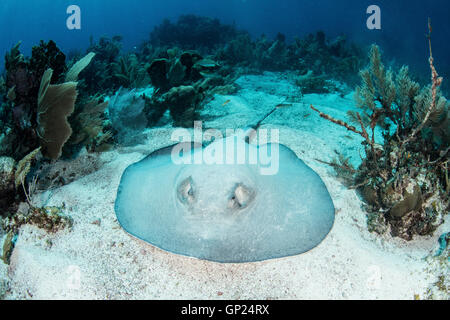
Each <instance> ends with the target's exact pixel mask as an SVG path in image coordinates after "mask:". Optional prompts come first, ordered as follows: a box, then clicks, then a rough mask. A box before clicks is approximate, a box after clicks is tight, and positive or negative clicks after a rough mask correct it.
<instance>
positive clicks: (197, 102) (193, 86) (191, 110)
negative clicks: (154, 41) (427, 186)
mask: <svg viewBox="0 0 450 320" xmlns="http://www.w3.org/2000/svg"><path fill="white" fill-rule="evenodd" d="M147 72H148V74H149V76H150V79H151V82H152V84H153V86H154V87H155V88H156V91H155V92H154V94H153V95H152V96H151V97H145V100H146V108H145V113H146V114H147V118H148V120H149V124H150V125H153V124H155V123H156V122H157V121H158V120H159V119H160V118H161V117H162V115H163V114H164V113H165V112H166V110H170V114H171V116H172V118H173V119H174V121H175V125H176V126H183V127H190V126H192V125H193V121H194V120H195V117H196V110H197V109H199V108H200V107H201V104H202V102H203V101H205V98H207V97H210V96H212V95H213V94H214V93H215V92H217V90H221V89H222V90H225V89H226V87H227V86H229V85H231V83H232V82H233V81H234V75H233V74H224V73H221V66H220V64H219V63H217V62H216V61H214V60H212V59H210V58H203V57H202V56H201V55H200V54H199V53H197V52H196V51H184V52H180V51H179V50H177V49H175V48H174V49H169V50H167V57H166V58H158V59H155V60H153V61H152V63H151V64H150V66H149V67H148V69H147ZM225 73H226V72H225Z"/></svg>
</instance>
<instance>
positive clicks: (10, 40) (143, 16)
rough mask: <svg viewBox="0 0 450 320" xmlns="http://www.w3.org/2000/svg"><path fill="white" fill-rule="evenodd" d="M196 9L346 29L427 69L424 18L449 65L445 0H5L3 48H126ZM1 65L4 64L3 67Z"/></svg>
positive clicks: (240, 22)
mask: <svg viewBox="0 0 450 320" xmlns="http://www.w3.org/2000/svg"><path fill="white" fill-rule="evenodd" d="M71 4H76V5H78V6H79V7H80V8H81V13H82V29H81V30H74V31H69V30H68V29H67V28H66V18H67V17H68V15H67V14H66V8H67V7H68V6H69V5H71ZM371 4H376V5H378V6H379V7H380V8H381V13H382V29H381V30H375V31H371V30H368V29H367V28H366V19H367V17H368V15H367V14H366V8H367V7H368V6H369V5H371ZM186 13H193V14H197V15H205V16H210V17H215V18H219V19H220V20H221V21H222V22H223V23H230V24H231V23H235V24H236V26H237V27H238V28H242V29H245V30H248V31H249V32H250V33H251V34H252V35H253V36H259V35H261V34H266V35H267V36H274V35H275V34H276V33H277V32H281V33H284V34H285V35H286V36H287V38H288V39H292V37H294V36H295V35H299V36H303V35H305V34H306V33H309V32H314V31H317V30H319V29H320V30H323V31H325V33H326V34H327V35H328V36H331V37H333V36H336V35H339V34H342V33H344V34H346V35H347V36H348V37H349V38H350V39H353V40H357V41H358V42H362V43H367V44H370V43H373V42H376V43H378V44H380V45H381V47H382V48H383V50H384V51H385V53H386V54H388V55H389V56H390V57H391V59H395V60H396V61H399V63H402V64H403V63H404V64H409V65H411V66H414V67H416V68H418V69H420V70H427V69H426V68H428V66H427V56H428V51H427V50H428V48H427V43H426V39H425V36H424V35H425V33H426V32H427V18H428V17H431V18H432V22H433V27H434V28H433V29H434V31H433V39H434V55H435V58H436V61H439V62H438V65H439V67H440V70H441V73H442V72H445V70H446V69H450V67H449V66H450V59H448V57H449V56H450V42H449V41H448V38H447V36H448V34H450V22H449V13H450V3H449V2H448V0H428V1H423V0H409V1H399V0H340V1H336V0H227V1H224V0H191V1H184V0H150V1H148V0H127V1H124V0H108V1H104V0H58V1H54V0H38V1H37V0H19V1H18V0H2V1H1V5H0V53H2V54H3V53H4V52H5V51H6V50H9V49H10V48H11V46H13V45H14V44H15V43H17V41H18V40H22V41H23V43H22V46H21V48H22V52H23V53H25V54H29V52H30V49H31V47H32V46H33V45H35V44H36V43H37V42H38V41H39V40H40V39H43V40H50V39H53V40H54V41H55V42H56V43H57V44H58V46H59V47H60V48H61V49H62V50H63V51H64V52H70V51H71V50H72V49H80V48H81V49H82V48H86V47H87V46H88V45H89V38H90V36H93V37H94V38H96V39H97V38H98V37H100V36H102V35H107V36H113V35H117V34H120V35H122V36H123V44H124V50H126V51H129V50H132V49H133V47H134V46H137V45H139V44H140V43H141V42H142V41H144V40H146V39H148V37H149V33H150V32H151V30H152V29H153V27H154V26H156V25H158V24H160V23H161V22H162V20H163V19H164V18H169V19H171V20H175V19H176V18H177V17H178V16H179V15H180V14H186ZM2 67H3V66H2Z"/></svg>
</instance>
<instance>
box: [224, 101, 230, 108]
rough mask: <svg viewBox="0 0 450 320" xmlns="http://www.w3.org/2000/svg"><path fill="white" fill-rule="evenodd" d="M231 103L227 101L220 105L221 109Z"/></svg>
mask: <svg viewBox="0 0 450 320" xmlns="http://www.w3.org/2000/svg"><path fill="white" fill-rule="evenodd" d="M230 102H231V100H227V101H225V102H224V103H222V107H225V106H226V105H227V104H229V103H230Z"/></svg>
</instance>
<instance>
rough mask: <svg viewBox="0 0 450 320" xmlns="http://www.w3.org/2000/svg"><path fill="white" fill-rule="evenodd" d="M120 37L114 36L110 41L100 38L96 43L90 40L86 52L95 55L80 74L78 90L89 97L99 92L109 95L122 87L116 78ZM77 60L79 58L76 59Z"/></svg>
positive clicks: (120, 44)
mask: <svg viewBox="0 0 450 320" xmlns="http://www.w3.org/2000/svg"><path fill="white" fill-rule="evenodd" d="M121 41H122V37H120V36H115V37H113V38H112V39H110V38H107V37H101V38H100V39H99V41H98V43H95V42H94V40H93V38H91V43H90V46H89V48H88V49H87V50H86V52H87V53H88V52H93V53H95V59H93V61H92V62H91V63H90V64H89V65H88V66H87V67H86V68H85V69H84V70H83V72H81V74H80V79H82V81H81V82H80V84H79V89H80V91H82V92H85V93H87V94H89V95H95V94H97V93H99V92H102V93H105V94H110V93H112V92H114V91H115V90H117V89H118V88H120V86H121V85H122V84H121V83H119V82H118V81H120V80H119V78H118V77H116V71H117V67H116V66H115V64H116V63H119V54H120V50H121V48H122V43H121ZM77 58H79V57H77Z"/></svg>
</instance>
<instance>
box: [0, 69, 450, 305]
mask: <svg viewBox="0 0 450 320" xmlns="http://www.w3.org/2000/svg"><path fill="white" fill-rule="evenodd" d="M237 83H238V84H239V86H240V90H239V91H238V92H237V93H236V94H235V95H232V96H220V95H217V96H216V97H215V99H214V100H213V101H212V102H210V104H209V105H208V106H207V107H206V108H205V109H204V111H203V112H202V113H203V118H204V119H207V121H205V123H204V124H203V125H204V127H208V128H220V129H225V128H236V127H245V126H246V125H249V124H253V123H255V122H257V120H258V119H260V118H261V116H262V115H264V114H265V113H267V112H268V111H270V110H271V109H272V108H273V107H274V106H275V105H277V104H279V103H282V102H285V101H287V102H289V103H293V106H292V107H290V108H283V109H279V110H277V111H276V112H275V113H274V114H273V115H272V116H271V117H269V118H268V119H267V120H266V122H265V124H264V125H263V126H262V128H266V129H270V128H278V129H279V130H280V142H281V143H283V144H285V145H287V146H288V147H289V148H291V149H292V150H293V151H294V152H296V153H297V155H298V156H299V157H300V158H301V159H303V160H304V161H305V162H306V163H307V164H308V165H309V166H310V167H312V168H313V169H314V170H315V171H316V172H317V173H318V174H319V175H320V176H321V177H322V179H323V181H324V182H325V184H326V186H327V188H328V190H329V192H330V194H331V197H332V199H333V202H334V205H335V208H336V220H335V223H334V226H333V228H332V230H331V232H330V233H329V235H328V236H327V237H326V238H325V240H324V241H323V242H322V243H321V244H320V245H319V246H317V247H316V248H314V249H312V250H310V251H309V252H306V253H304V254H300V255H297V256H291V257H286V258H281V259H274V260H268V261H263V262H255V263H245V264H220V263H214V262H208V261H201V260H198V259H194V258H190V257H184V256H179V255H175V254H172V253H168V252H164V251H162V250H160V249H158V248H155V247H153V246H151V245H149V244H147V243H145V242H143V241H140V240H138V239H136V238H134V237H132V236H130V235H129V234H127V233H126V232H125V231H124V230H123V229H122V228H121V227H120V226H119V224H118V222H117V219H116V215H115V213H114V200H115V197H116V190H117V187H118V184H119V181H120V177H121V175H122V172H123V170H124V169H125V168H126V167H127V166H128V165H130V164H132V163H134V162H136V161H139V160H141V159H142V158H143V157H145V156H146V155H148V154H149V153H150V152H152V151H154V150H156V149H158V148H160V147H163V146H167V145H170V144H173V141H171V140H170V136H171V132H172V130H173V128H172V127H171V125H170V123H167V124H166V125H164V126H162V127H159V128H154V129H151V130H148V131H147V132H146V139H144V141H142V143H141V144H139V145H137V146H134V147H126V148H125V147H123V148H119V149H117V150H114V151H110V152H107V153H103V154H99V155H96V157H98V161H97V163H96V165H97V166H100V168H99V169H98V170H97V171H94V170H93V172H92V173H91V174H89V175H85V176H83V177H81V178H80V179H78V180H76V181H74V182H72V183H70V184H67V185H65V186H62V187H59V188H56V189H53V190H51V191H46V192H43V193H39V194H37V195H35V196H34V201H36V202H37V203H38V204H40V205H54V206H61V205H62V204H63V203H64V204H65V207H66V212H65V213H66V214H68V215H70V216H71V217H72V218H73V220H74V225H73V228H72V229H71V230H62V231H59V232H57V233H55V234H47V233H46V232H45V231H43V230H41V229H39V228H37V227H35V226H31V225H25V226H23V227H22V228H21V229H20V233H19V236H18V239H17V242H16V246H15V249H14V251H13V254H12V256H11V263H10V265H9V266H7V265H5V264H2V263H1V262H0V279H3V287H4V288H5V287H6V290H7V293H6V296H5V298H6V299H414V298H421V299H424V298H427V297H429V289H430V288H431V290H432V291H433V290H435V289H434V286H433V284H434V283H435V282H436V281H437V280H438V276H439V275H441V274H443V273H444V274H445V273H446V272H448V269H446V270H445V268H448V264H447V265H444V266H442V264H439V263H437V262H436V261H435V259H434V258H432V257H431V256H432V255H433V254H434V253H435V251H436V250H437V247H438V246H437V238H438V237H439V235H440V234H442V233H443V232H445V231H448V229H449V222H448V219H447V221H446V223H445V224H444V225H442V226H441V227H440V228H439V229H438V230H437V231H436V232H435V236H432V237H416V238H415V239H414V240H413V241H410V242H407V241H404V240H402V239H398V238H392V237H390V236H389V235H384V236H380V235H377V234H371V233H369V232H368V231H367V227H366V213H365V211H364V210H363V206H362V202H361V200H360V199H359V198H358V196H357V194H356V192H355V191H354V190H348V189H347V188H345V187H344V186H343V185H342V184H341V183H340V182H339V181H338V179H337V178H336V177H335V175H334V173H333V170H332V169H331V168H330V167H329V166H327V165H325V164H322V163H320V162H318V161H316V160H315V159H321V160H325V161H330V160H331V159H332V157H333V156H335V155H336V154H335V152H334V150H338V151H342V152H343V153H344V154H345V155H348V156H352V159H353V160H354V161H356V163H357V162H358V159H359V152H361V154H362V151H361V145H360V141H361V139H360V137H359V136H357V135H356V134H353V133H351V132H347V131H346V129H345V128H342V127H339V126H337V125H334V124H332V123H330V122H328V121H326V120H323V119H321V118H320V117H319V116H318V115H317V114H316V113H314V112H313V111H312V110H311V109H309V104H310V103H313V104H314V105H315V106H316V107H317V108H319V109H321V110H322V111H324V112H326V113H329V114H331V115H333V116H336V117H339V118H341V119H345V112H346V111H347V110H348V109H349V108H354V103H353V100H352V95H351V94H348V95H342V96H340V95H337V94H334V95H315V94H311V95H305V96H303V97H301V95H299V94H298V90H297V89H296V87H295V86H294V85H293V84H292V83H291V82H290V80H289V79H288V77H286V76H283V75H280V74H272V73H265V74H264V75H260V76H244V77H241V78H240V79H238V81H237ZM227 100H230V102H229V103H226V104H225V105H224V103H225V102H226V101H227ZM80 163H81V164H80ZM98 163H101V165H98ZM66 165H67V166H68V167H72V168H73V167H75V170H76V166H77V165H78V166H84V169H86V168H85V166H86V163H84V162H83V161H78V162H74V163H70V162H68V163H67V164H66ZM267 241H270V239H267ZM447 276H448V274H447ZM434 298H438V299H448V298H449V297H448V296H446V295H445V294H441V295H439V294H436V295H435V296H434Z"/></svg>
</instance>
